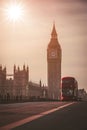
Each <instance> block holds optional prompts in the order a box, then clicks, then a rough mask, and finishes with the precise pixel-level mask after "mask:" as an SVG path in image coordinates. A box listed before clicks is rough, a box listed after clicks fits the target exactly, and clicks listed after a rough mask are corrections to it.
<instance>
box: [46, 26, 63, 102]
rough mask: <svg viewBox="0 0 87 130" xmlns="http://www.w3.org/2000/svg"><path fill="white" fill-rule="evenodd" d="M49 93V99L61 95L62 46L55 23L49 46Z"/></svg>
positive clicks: (57, 97) (56, 98)
mask: <svg viewBox="0 0 87 130" xmlns="http://www.w3.org/2000/svg"><path fill="white" fill-rule="evenodd" d="M47 69H48V95H49V99H54V100H60V97H61V47H60V44H59V42H58V38H57V32H56V28H55V24H53V29H52V33H51V39H50V42H49V44H48V48H47Z"/></svg>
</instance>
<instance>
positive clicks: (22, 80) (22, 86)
mask: <svg viewBox="0 0 87 130" xmlns="http://www.w3.org/2000/svg"><path fill="white" fill-rule="evenodd" d="M13 80H14V81H13V95H14V97H16V98H17V99H20V98H22V99H24V98H25V97H26V86H27V85H28V80H29V68H28V66H27V68H25V65H23V69H22V70H20V67H18V68H16V66H15V65H14V79H13Z"/></svg>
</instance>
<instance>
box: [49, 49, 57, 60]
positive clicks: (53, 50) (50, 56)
mask: <svg viewBox="0 0 87 130" xmlns="http://www.w3.org/2000/svg"><path fill="white" fill-rule="evenodd" d="M49 58H57V50H55V49H52V50H50V51H49Z"/></svg>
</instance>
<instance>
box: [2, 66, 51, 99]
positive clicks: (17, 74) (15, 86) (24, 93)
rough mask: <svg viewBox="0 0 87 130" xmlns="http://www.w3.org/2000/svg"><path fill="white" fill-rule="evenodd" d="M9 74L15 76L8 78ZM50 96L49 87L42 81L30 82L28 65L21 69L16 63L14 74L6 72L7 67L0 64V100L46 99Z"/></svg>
mask: <svg viewBox="0 0 87 130" xmlns="http://www.w3.org/2000/svg"><path fill="white" fill-rule="evenodd" d="M7 76H13V78H9V79H7ZM47 96H48V89H47V87H46V86H44V85H43V86H42V83H41V80H40V82H39V83H38V84H37V83H34V82H29V68H28V66H27V67H25V65H23V68H22V69H20V67H19V66H18V67H16V65H14V69H13V74H7V73H6V67H4V68H3V69H2V66H0V101H15V100H16V101H20V100H21V101H22V100H31V99H35V100H36V99H44V98H47Z"/></svg>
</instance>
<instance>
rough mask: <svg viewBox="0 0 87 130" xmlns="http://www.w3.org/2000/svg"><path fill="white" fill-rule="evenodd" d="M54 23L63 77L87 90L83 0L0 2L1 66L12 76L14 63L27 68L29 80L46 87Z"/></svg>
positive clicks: (85, 7)
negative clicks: (70, 77)
mask: <svg viewBox="0 0 87 130" xmlns="http://www.w3.org/2000/svg"><path fill="white" fill-rule="evenodd" d="M12 1H15V2H16V6H15V5H12V4H11V3H12ZM20 2H21V4H19V3H20ZM17 3H18V4H17ZM21 5H22V6H21ZM23 6H24V7H25V8H23ZM15 9H16V11H15ZM4 11H6V12H4ZM24 12H25V13H24ZM5 13H6V14H5ZM7 19H8V20H7ZM20 19H23V22H22V21H21V20H20ZM11 21H15V26H14V25H13V22H11ZM16 21H19V22H16ZM53 21H55V26H56V31H57V34H58V41H59V43H60V45H61V48H62V77H63V76H74V77H75V78H76V79H77V80H78V84H79V88H85V89H86V90H87V60H86V56H87V1H86V0H0V64H2V65H3V66H6V67H7V73H13V66H14V64H16V65H17V66H18V65H19V66H20V68H22V65H23V64H25V65H29V80H32V81H33V82H37V83H39V80H40V79H41V80H42V83H43V84H45V85H47V46H48V43H49V42H50V38H51V31H52V27H53Z"/></svg>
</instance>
